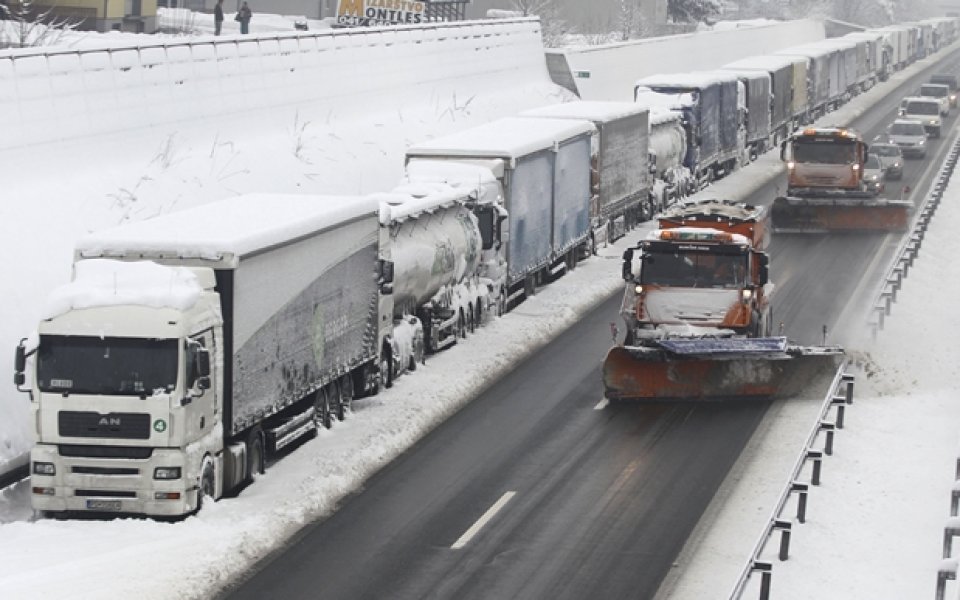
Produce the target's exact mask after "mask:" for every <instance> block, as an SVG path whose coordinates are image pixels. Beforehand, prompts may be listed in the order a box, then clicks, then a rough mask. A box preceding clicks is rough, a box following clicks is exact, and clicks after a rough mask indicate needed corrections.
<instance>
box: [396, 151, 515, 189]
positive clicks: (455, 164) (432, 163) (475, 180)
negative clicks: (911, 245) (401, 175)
mask: <svg viewBox="0 0 960 600" xmlns="http://www.w3.org/2000/svg"><path fill="white" fill-rule="evenodd" d="M406 179H407V181H408V182H411V183H421V182H444V183H446V184H448V185H450V186H453V187H455V188H458V187H461V186H463V185H469V187H470V189H476V188H478V187H480V186H481V185H484V184H488V183H494V182H496V180H497V179H496V177H495V176H494V174H493V172H492V171H491V170H490V169H489V168H487V167H486V166H484V165H482V164H470V163H465V162H460V161H447V160H431V159H428V158H427V159H417V160H413V161H410V162H408V163H407V170H406Z"/></svg>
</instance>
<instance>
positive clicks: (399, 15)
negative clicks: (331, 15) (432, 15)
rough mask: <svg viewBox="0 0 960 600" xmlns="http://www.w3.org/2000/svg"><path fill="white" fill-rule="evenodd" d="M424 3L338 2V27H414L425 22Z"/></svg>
mask: <svg viewBox="0 0 960 600" xmlns="http://www.w3.org/2000/svg"><path fill="white" fill-rule="evenodd" d="M426 4H427V3H426V2H424V1H418V2H415V1H410V0H338V1H337V22H336V25H337V26H338V27H370V26H375V25H415V24H417V23H424V22H426V15H425V11H426Z"/></svg>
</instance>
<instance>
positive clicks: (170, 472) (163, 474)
mask: <svg viewBox="0 0 960 600" xmlns="http://www.w3.org/2000/svg"><path fill="white" fill-rule="evenodd" d="M153 478H154V479H180V467H157V468H156V469H154V470H153Z"/></svg>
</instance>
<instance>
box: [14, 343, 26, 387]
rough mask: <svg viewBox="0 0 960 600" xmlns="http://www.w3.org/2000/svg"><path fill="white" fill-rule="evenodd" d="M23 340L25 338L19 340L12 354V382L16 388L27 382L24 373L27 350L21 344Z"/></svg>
mask: <svg viewBox="0 0 960 600" xmlns="http://www.w3.org/2000/svg"><path fill="white" fill-rule="evenodd" d="M25 341H26V338H24V339H22V340H20V345H19V346H17V350H16V353H15V354H14V356H13V384H14V385H15V386H17V389H20V388H21V387H23V384H25V383H26V382H27V376H26V375H25V374H24V371H25V370H26V368H27V350H26V348H24V346H23V343H24V342H25Z"/></svg>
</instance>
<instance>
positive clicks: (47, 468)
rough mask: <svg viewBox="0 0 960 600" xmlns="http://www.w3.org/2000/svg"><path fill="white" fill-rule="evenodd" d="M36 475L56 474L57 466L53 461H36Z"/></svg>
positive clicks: (34, 466)
mask: <svg viewBox="0 0 960 600" xmlns="http://www.w3.org/2000/svg"><path fill="white" fill-rule="evenodd" d="M33 474H34V475H56V474H57V467H56V465H54V464H53V463H48V462H35V463H33Z"/></svg>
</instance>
